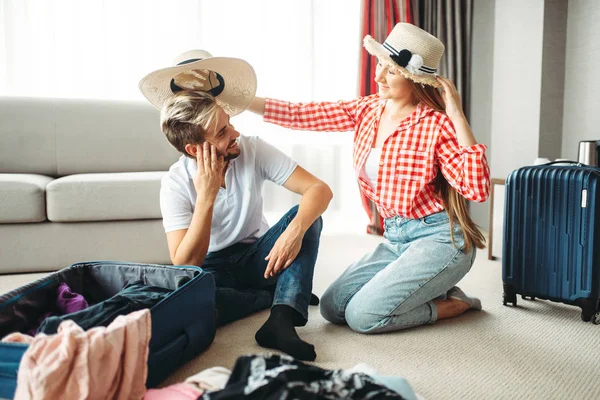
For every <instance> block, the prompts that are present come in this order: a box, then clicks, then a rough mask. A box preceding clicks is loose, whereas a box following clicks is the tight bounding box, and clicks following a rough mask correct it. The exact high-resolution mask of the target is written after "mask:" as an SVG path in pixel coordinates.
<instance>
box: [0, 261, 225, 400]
mask: <svg viewBox="0 0 600 400" xmlns="http://www.w3.org/2000/svg"><path fill="white" fill-rule="evenodd" d="M136 280H142V281H143V283H144V284H146V285H151V286H159V287H163V288H166V289H170V290H173V291H172V292H171V293H170V294H168V295H167V296H166V297H165V298H164V299H163V300H161V301H160V302H159V303H157V304H156V305H154V306H153V307H152V308H150V314H151V319H152V330H151V331H152V336H151V339H150V344H149V356H148V377H147V380H146V386H147V387H149V388H151V387H155V386H157V385H158V384H159V383H160V382H161V381H162V380H164V379H165V378H166V377H167V376H168V375H170V374H171V373H172V372H173V371H174V370H175V369H177V368H178V367H179V366H181V365H183V364H184V363H185V362H187V361H189V360H191V359H192V358H194V357H195V356H197V355H198V354H200V353H201V352H202V351H203V350H205V349H206V348H207V347H208V346H209V345H210V344H211V343H212V341H213V339H214V337H215V331H216V327H215V282H214V278H213V277H212V275H210V274H208V273H206V272H204V271H203V270H202V269H201V268H198V267H194V266H178V267H175V266H167V265H156V264H134V263H125V262H114V261H97V262H83V263H78V264H73V265H72V266H70V267H68V268H65V269H62V270H60V271H58V272H55V273H53V274H50V275H48V276H47V277H45V278H42V279H39V280H37V281H35V282H33V283H31V284H28V285H25V286H22V287H20V288H18V289H15V290H13V291H11V292H9V293H7V294H5V295H3V296H0V338H1V337H4V336H6V335H7V334H8V333H11V332H17V331H18V332H23V333H24V332H26V331H27V330H28V329H29V328H30V327H29V326H25V325H24V323H23V319H22V318H17V317H16V315H18V314H17V313H24V314H26V315H28V316H33V317H35V316H38V315H43V314H44V313H45V312H46V311H47V310H48V307H49V305H50V304H52V303H53V301H52V299H51V297H52V296H54V294H53V293H55V292H56V287H57V286H58V285H59V284H60V283H61V282H66V283H67V284H68V285H69V286H70V287H71V289H72V290H73V291H74V292H76V293H80V294H83V295H84V297H86V299H90V298H91V299H96V300H101V299H102V298H104V299H108V298H110V297H112V296H113V295H115V294H116V293H117V292H119V291H120V290H121V289H122V288H123V287H124V286H125V284H126V283H128V282H132V281H136ZM88 301H89V300H88ZM26 350H27V345H26V344H20V343H0V398H12V397H13V396H14V393H15V389H16V383H17V372H18V368H19V362H20V360H21V358H22V356H23V354H24V353H25V351H26Z"/></svg>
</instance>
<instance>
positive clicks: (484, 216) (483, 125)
mask: <svg viewBox="0 0 600 400" xmlns="http://www.w3.org/2000/svg"><path fill="white" fill-rule="evenodd" d="M494 7H495V0H475V1H474V2H473V32H472V35H473V36H472V37H473V41H472V54H473V59H472V63H471V67H472V70H471V105H470V110H471V116H470V121H469V122H470V124H471V129H472V130H473V133H474V134H475V138H476V139H477V141H478V142H479V143H483V144H485V145H487V146H488V151H487V157H488V161H491V149H490V148H489V146H490V144H491V141H492V132H491V128H492V95H491V93H492V78H493V62H494ZM470 210H471V216H472V218H473V221H475V223H476V224H477V225H479V226H481V227H482V228H483V229H484V230H486V231H487V230H488V225H489V221H488V211H489V201H486V202H484V203H475V202H472V203H471V204H470Z"/></svg>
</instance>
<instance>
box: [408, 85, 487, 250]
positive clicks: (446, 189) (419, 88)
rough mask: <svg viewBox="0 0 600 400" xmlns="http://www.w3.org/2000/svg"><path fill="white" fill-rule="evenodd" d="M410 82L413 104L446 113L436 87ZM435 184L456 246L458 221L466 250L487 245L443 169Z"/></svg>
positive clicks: (465, 200)
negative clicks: (455, 232)
mask: <svg viewBox="0 0 600 400" xmlns="http://www.w3.org/2000/svg"><path fill="white" fill-rule="evenodd" d="M408 82H409V83H410V85H411V87H412V96H413V98H412V100H413V104H415V105H417V104H419V103H421V104H424V105H426V106H428V107H430V108H432V109H434V110H436V111H439V112H442V113H444V114H445V113H446V112H445V109H446V106H445V104H444V99H443V98H442V95H441V94H440V92H439V91H438V90H437V89H436V88H434V87H432V86H428V85H421V84H419V83H416V82H413V81H411V80H408ZM433 184H434V187H435V193H436V195H437V196H439V198H440V200H441V201H442V204H443V205H444V208H445V209H446V212H447V213H448V218H449V219H450V237H451V238H452V243H453V244H454V246H456V243H455V242H454V223H455V221H458V223H459V225H460V226H461V228H462V230H463V234H464V238H465V251H466V252H468V251H469V250H471V247H472V246H475V247H477V248H478V249H483V248H484V247H485V237H484V236H483V234H482V233H481V231H480V230H479V227H478V226H477V225H476V224H475V223H474V222H473V220H472V219H471V215H470V214H469V209H468V207H467V199H465V198H464V197H463V196H462V195H461V194H460V193H458V192H457V191H456V189H454V188H453V187H452V186H451V185H450V184H449V183H448V181H447V180H446V178H445V177H444V175H443V174H442V171H441V170H438V174H437V176H436V177H435V179H434V181H433Z"/></svg>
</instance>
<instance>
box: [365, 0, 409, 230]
mask: <svg viewBox="0 0 600 400" xmlns="http://www.w3.org/2000/svg"><path fill="white" fill-rule="evenodd" d="M410 1H411V0H363V2H362V7H363V8H362V37H365V36H366V35H371V36H372V37H373V38H374V39H375V40H377V41H378V42H379V43H383V41H384V40H385V38H386V37H387V35H388V34H389V33H390V32H391V30H392V28H393V27H394V25H396V24H397V23H398V22H411V21H412V18H411V16H410V14H411V13H410V7H411V5H410ZM376 66H377V59H376V58H375V57H373V56H371V55H370V54H369V53H368V52H367V50H366V49H365V48H364V47H363V48H362V51H361V55H360V71H359V77H360V78H359V79H360V85H359V95H360V96H368V95H370V94H374V93H376V92H377V84H376V83H375V80H374V78H375V67H376ZM360 195H361V200H362V205H363V208H364V209H365V212H366V213H367V215H368V216H369V225H367V233H371V234H376V235H383V218H382V217H381V216H380V215H379V212H377V207H376V206H375V204H374V203H373V202H372V201H371V200H369V199H368V198H367V197H366V196H365V195H364V194H363V193H362V192H361V194H360Z"/></svg>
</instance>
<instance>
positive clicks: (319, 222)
mask: <svg viewBox="0 0 600 400" xmlns="http://www.w3.org/2000/svg"><path fill="white" fill-rule="evenodd" d="M322 230H323V218H322V217H319V218H317V219H316V220H315V222H313V223H312V225H311V226H310V228H308V230H307V231H306V233H305V234H304V237H305V238H309V239H318V238H320V237H321V231H322Z"/></svg>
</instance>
